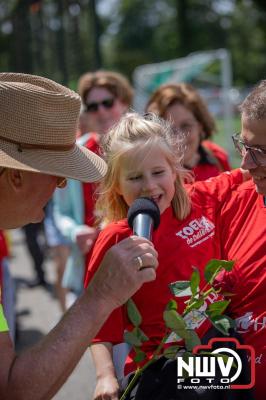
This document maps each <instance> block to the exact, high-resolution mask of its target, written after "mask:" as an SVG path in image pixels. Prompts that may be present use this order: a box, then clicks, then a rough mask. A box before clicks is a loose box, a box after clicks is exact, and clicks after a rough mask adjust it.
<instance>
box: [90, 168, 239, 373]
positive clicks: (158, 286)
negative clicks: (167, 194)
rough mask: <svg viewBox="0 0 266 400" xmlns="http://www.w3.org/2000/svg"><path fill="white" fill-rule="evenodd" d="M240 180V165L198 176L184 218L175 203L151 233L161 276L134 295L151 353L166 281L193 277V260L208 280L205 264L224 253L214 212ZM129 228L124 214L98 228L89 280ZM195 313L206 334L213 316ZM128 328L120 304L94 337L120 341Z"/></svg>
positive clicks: (129, 366)
mask: <svg viewBox="0 0 266 400" xmlns="http://www.w3.org/2000/svg"><path fill="white" fill-rule="evenodd" d="M241 182H242V174H241V173H240V172H239V171H234V172H233V173H225V174H222V175H220V176H219V177H217V178H215V179H210V180H208V181H204V182H197V183H195V184H194V185H193V186H191V187H189V192H190V195H191V198H192V204H193V207H192V211H191V213H190V215H189V216H188V217H187V218H186V219H185V220H183V221H179V220H177V219H176V218H175V217H174V215H173V212H172V208H171V207H169V208H168V209H167V210H166V211H165V212H164V213H163V214H162V215H161V223H160V226H159V228H158V230H156V231H155V232H154V233H153V243H154V246H155V248H156V250H157V251H158V254H159V267H158V269H157V278H156V280H155V281H153V282H149V283H145V284H144V285H143V286H142V287H141V288H140V289H139V290H138V292H137V293H136V294H135V295H134V296H133V297H132V298H133V300H134V302H135V303H136V305H137V307H138V309H139V311H140V313H141V315H142V319H143V322H142V325H141V328H142V329H143V331H144V332H145V334H146V335H147V336H148V337H149V341H147V342H145V343H144V345H143V350H144V351H145V352H146V353H148V354H151V353H152V352H153V351H154V350H155V348H156V347H157V346H158V344H159V343H160V341H161V339H162V337H163V335H164V332H165V324H164V321H163V311H164V309H165V306H166V304H167V303H168V301H169V300H170V299H171V298H173V295H172V294H171V292H170V290H169V287H168V285H169V283H172V282H175V281H177V280H188V279H190V276H191V273H192V266H195V267H197V268H198V269H199V271H200V274H201V286H202V285H204V284H205V283H204V278H203V270H204V267H205V265H206V264H207V262H208V261H209V260H210V259H211V258H220V256H221V253H220V245H219V244H220V237H219V233H217V232H216V230H215V219H216V215H217V213H218V212H219V210H220V208H221V206H222V204H223V202H224V201H225V199H226V198H227V196H228V192H229V191H230V188H232V187H234V186H235V185H237V184H239V183H241ZM131 234H132V231H131V230H130V228H129V227H128V224H127V221H126V220H122V221H119V222H117V223H111V224H110V225H108V226H107V227H106V228H105V229H104V230H103V231H102V232H101V233H100V235H99V237H98V239H97V241H96V244H95V246H94V249H93V253H92V257H91V260H90V264H89V267H88V271H87V276H86V279H85V286H87V285H88V284H89V282H90V280H91V278H92V276H93V275H94V273H95V272H96V270H97V268H98V266H99V264H100V262H101V260H102V258H103V256H104V254H105V252H106V251H107V250H108V249H109V248H110V247H111V246H112V245H113V244H115V243H118V242H119V241H121V240H122V239H124V238H126V237H128V236H130V235H131ZM184 300H187V297H184V298H180V297H179V298H177V301H178V311H179V312H180V313H182V310H183V309H184ZM215 300H217V297H216V298H213V297H212V296H210V297H209V298H208V300H207V303H208V302H213V301H215ZM206 307H207V304H204V305H203V306H202V309H205V308H206ZM193 317H195V323H196V324H197V331H198V334H199V335H200V336H203V335H204V333H205V332H206V331H207V330H208V329H209V327H210V324H209V321H208V320H206V319H204V318H202V316H201V317H199V316H193ZM190 323H192V322H191V320H190ZM193 327H195V325H194V326H193ZM127 329H129V330H131V329H132V326H131V324H130V322H129V321H128V319H127V316H126V312H125V308H124V307H120V308H118V309H116V310H115V311H114V312H113V313H112V314H111V316H110V317H109V319H108V320H107V322H106V323H105V324H104V326H103V328H102V329H101V330H100V331H99V332H98V334H97V335H96V337H95V339H94V341H95V342H111V343H113V344H117V343H121V342H123V333H124V330H127ZM132 357H133V355H132V354H131V353H130V354H129V356H128V358H127V360H126V366H125V373H129V372H130V371H132V370H134V369H135V368H136V366H135V364H134V362H133V359H132Z"/></svg>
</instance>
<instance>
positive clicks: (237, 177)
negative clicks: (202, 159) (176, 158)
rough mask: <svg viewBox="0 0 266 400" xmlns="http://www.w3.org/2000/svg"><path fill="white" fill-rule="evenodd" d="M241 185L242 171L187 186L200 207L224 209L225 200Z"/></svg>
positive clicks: (225, 173)
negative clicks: (215, 205)
mask: <svg viewBox="0 0 266 400" xmlns="http://www.w3.org/2000/svg"><path fill="white" fill-rule="evenodd" d="M241 183H243V174H242V172H241V170H240V169H235V170H233V171H230V172H223V173H222V174H220V175H218V176H215V177H213V178H209V179H207V180H206V181H199V182H195V183H194V184H193V185H186V186H187V189H188V192H189V194H190V196H191V199H192V202H193V203H194V204H198V205H204V206H208V205H210V206H211V207H213V204H217V205H219V207H222V206H223V204H224V202H225V200H226V199H227V198H228V196H229V195H230V194H231V192H232V191H233V190H235V189H236V188H237V187H238V186H239V185H240V184H241Z"/></svg>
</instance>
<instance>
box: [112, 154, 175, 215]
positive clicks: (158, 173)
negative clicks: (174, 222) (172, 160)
mask: <svg viewBox="0 0 266 400" xmlns="http://www.w3.org/2000/svg"><path fill="white" fill-rule="evenodd" d="M119 166H120V173H119V178H118V187H117V192H118V193H119V194H120V195H121V196H123V198H124V200H125V202H126V203H127V205H128V206H130V205H131V204H132V203H133V201H134V200H136V199H137V198H138V197H143V196H145V197H149V198H152V199H153V200H154V201H155V202H156V203H157V205H158V207H159V209H160V212H161V214H162V213H163V212H164V211H165V210H166V208H167V207H169V206H170V204H171V201H172V199H173V197H174V193H175V180H176V172H174V171H173V169H172V167H171V166H170V164H169V162H168V160H167V159H166V156H165V154H164V152H163V151H162V149H161V148H160V147H159V146H152V147H151V148H150V149H149V150H148V152H147V150H146V148H145V149H144V150H143V151H141V150H140V151H132V152H131V153H128V154H127V155H126V156H124V157H122V160H121V163H120V164H119Z"/></svg>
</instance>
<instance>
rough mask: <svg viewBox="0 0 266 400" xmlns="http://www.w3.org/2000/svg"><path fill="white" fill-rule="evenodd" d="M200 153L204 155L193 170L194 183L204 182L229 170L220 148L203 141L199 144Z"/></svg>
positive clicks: (226, 157) (222, 150)
mask: <svg viewBox="0 0 266 400" xmlns="http://www.w3.org/2000/svg"><path fill="white" fill-rule="evenodd" d="M201 152H203V153H204V154H201V160H200V162H199V164H198V165H196V167H194V168H193V172H194V175H195V180H196V181H204V180H205V179H208V178H211V177H212V176H217V175H219V174H220V173H221V172H224V171H230V170H231V166H230V164H229V160H228V155H227V153H226V151H225V150H224V149H223V148H222V147H220V146H218V145H217V144H215V143H213V142H210V141H209V140H204V141H203V142H202V144H201Z"/></svg>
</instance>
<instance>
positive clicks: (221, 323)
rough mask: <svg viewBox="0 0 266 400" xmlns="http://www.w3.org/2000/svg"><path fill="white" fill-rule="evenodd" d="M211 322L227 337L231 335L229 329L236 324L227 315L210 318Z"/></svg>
mask: <svg viewBox="0 0 266 400" xmlns="http://www.w3.org/2000/svg"><path fill="white" fill-rule="evenodd" d="M209 320H210V321H211V323H212V324H213V326H215V328H216V329H218V331H220V332H222V333H223V334H224V335H226V336H228V335H229V329H230V328H233V327H234V325H235V322H234V321H233V320H232V319H231V318H229V317H227V316H226V315H217V316H215V317H212V316H209Z"/></svg>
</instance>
